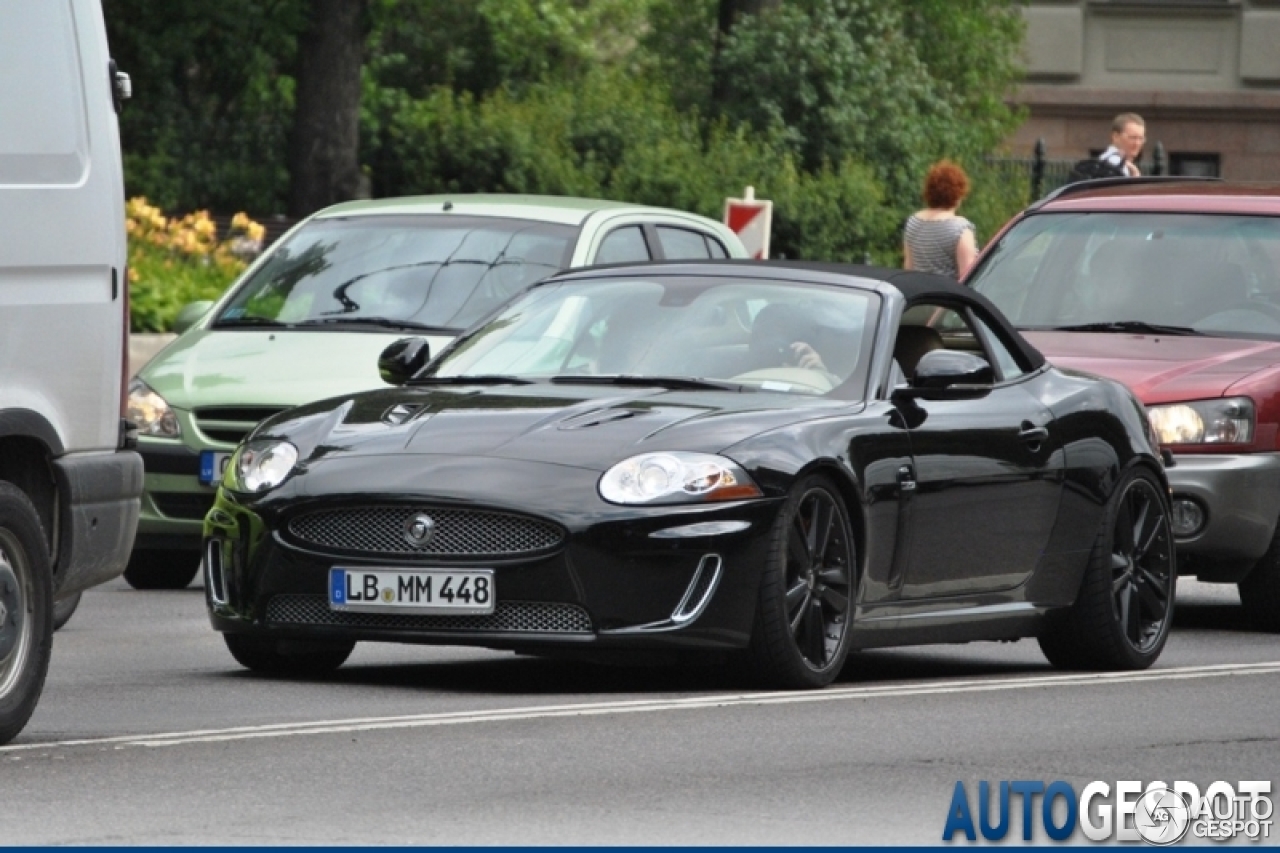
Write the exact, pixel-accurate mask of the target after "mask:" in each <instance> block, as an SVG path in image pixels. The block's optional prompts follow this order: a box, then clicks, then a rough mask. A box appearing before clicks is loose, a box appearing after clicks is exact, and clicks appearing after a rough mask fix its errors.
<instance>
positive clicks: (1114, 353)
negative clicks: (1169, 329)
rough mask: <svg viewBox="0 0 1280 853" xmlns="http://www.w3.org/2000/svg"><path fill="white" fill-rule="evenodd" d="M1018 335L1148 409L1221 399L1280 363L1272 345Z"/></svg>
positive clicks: (1136, 337)
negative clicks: (1126, 390)
mask: <svg viewBox="0 0 1280 853" xmlns="http://www.w3.org/2000/svg"><path fill="white" fill-rule="evenodd" d="M1023 336H1024V337H1026V338H1027V340H1029V341H1031V343H1032V345H1033V346H1035V347H1036V349H1038V350H1040V352H1042V353H1044V355H1045V358H1047V359H1049V361H1051V362H1052V363H1053V364H1056V365H1058V366H1060V367H1068V368H1073V369H1075V370H1083V371H1086V372H1088V373H1094V374H1097V375H1099V376H1107V377H1110V378H1112V379H1117V380H1119V381H1121V382H1123V383H1124V384H1126V385H1128V386H1129V387H1130V388H1132V389H1133V392H1134V393H1135V394H1137V395H1138V397H1139V399H1141V400H1142V402H1143V403H1146V404H1148V405H1151V404H1156V403H1169V402H1176V401H1179V400H1195V399H1207V398H1211V397H1221V396H1223V395H1225V394H1227V393H1228V391H1229V389H1230V388H1231V386H1233V385H1235V384H1236V383H1238V382H1240V381H1241V380H1242V379H1244V378H1245V377H1247V376H1249V375H1251V374H1253V373H1255V372H1257V371H1259V370H1263V369H1265V368H1269V367H1272V366H1273V365H1274V364H1275V363H1276V362H1277V361H1280V343H1277V342H1274V341H1252V340H1241V339H1239V338H1210V337H1198V336H1186V337H1180V336H1166V335H1135V334H1118V333H1098V332H1023Z"/></svg>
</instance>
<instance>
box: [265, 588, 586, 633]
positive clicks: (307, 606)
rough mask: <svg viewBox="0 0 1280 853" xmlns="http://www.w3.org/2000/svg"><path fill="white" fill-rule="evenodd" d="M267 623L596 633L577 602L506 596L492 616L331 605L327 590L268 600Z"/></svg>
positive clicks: (346, 626) (422, 629) (406, 628)
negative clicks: (348, 608) (359, 609)
mask: <svg viewBox="0 0 1280 853" xmlns="http://www.w3.org/2000/svg"><path fill="white" fill-rule="evenodd" d="M267 622H270V623H273V624H277V625H324V626H336V627H342V628H386V629H388V630H406V631H412V630H420V631H492V632H496V633H512V634H590V633H591V617H590V616H588V615H587V611H585V610H583V609H582V608H581V607H579V606H577V605H576V604H545V603H541V602H533V601H500V602H498V606H497V608H496V609H495V610H494V612H493V613H491V614H489V615H487V616H408V615H399V614H394V613H348V612H346V611H342V610H330V609H329V600H328V599H327V598H325V597H324V596H323V595H277V596H274V597H272V598H271V600H270V601H268V602H267Z"/></svg>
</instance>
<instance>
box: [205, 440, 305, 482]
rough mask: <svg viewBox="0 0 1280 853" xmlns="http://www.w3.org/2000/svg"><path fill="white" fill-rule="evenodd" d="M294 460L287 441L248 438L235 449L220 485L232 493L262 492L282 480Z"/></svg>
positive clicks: (292, 447) (295, 454) (294, 449)
mask: <svg viewBox="0 0 1280 853" xmlns="http://www.w3.org/2000/svg"><path fill="white" fill-rule="evenodd" d="M297 462H298V448H296V447H294V446H293V445H292V444H290V443H289V442H287V441H251V442H249V443H248V444H242V445H240V446H239V447H237V448H236V452H235V453H234V454H233V455H232V457H231V462H230V464H228V465H227V471H226V473H225V474H224V475H223V477H222V485H224V486H226V487H227V488H228V489H231V490H232V491H235V492H265V491H266V490H267V489H274V488H275V487H276V486H278V485H280V484H281V483H283V482H284V480H285V478H286V477H288V476H289V474H290V472H292V471H293V466H294V465H296V464H297Z"/></svg>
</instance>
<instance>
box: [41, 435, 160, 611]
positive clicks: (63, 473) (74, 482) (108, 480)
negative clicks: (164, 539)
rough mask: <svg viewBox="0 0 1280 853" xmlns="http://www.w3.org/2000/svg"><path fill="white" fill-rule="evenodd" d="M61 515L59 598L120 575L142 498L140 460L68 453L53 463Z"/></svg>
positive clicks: (121, 454)
mask: <svg viewBox="0 0 1280 853" xmlns="http://www.w3.org/2000/svg"><path fill="white" fill-rule="evenodd" d="M53 468H54V476H55V477H56V478H57V481H58V491H59V493H60V494H62V495H63V496H64V498H63V500H62V506H61V509H60V512H61V513H62V518H61V528H62V534H61V541H60V544H59V549H58V565H57V569H56V571H55V576H56V577H57V583H58V586H57V591H56V595H57V597H59V598H64V597H66V596H68V595H71V594H73V593H76V592H80V591H81V590H85V589H88V588H89V587H91V586H95V585H97V584H100V583H103V582H104V581H108V580H111V579H112V578H114V577H116V576H118V575H119V574H120V573H121V572H123V571H124V567H125V564H126V563H127V562H128V561H129V552H130V551H131V550H132V549H133V540H134V532H135V530H136V529H137V526H138V506H139V497H140V495H141V494H142V458H141V457H140V456H138V454H137V453H135V452H133V451H132V450H118V451H115V452H108V453H72V454H67V455H66V456H62V457H60V458H58V459H56V460H54V463H53Z"/></svg>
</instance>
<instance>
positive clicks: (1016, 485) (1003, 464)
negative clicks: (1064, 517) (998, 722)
mask: <svg viewBox="0 0 1280 853" xmlns="http://www.w3.org/2000/svg"><path fill="white" fill-rule="evenodd" d="M931 313H932V314H933V319H932V321H931V322H932V323H933V324H934V325H935V326H936V327H941V328H942V330H943V331H942V333H941V334H940V335H939V339H940V341H941V344H942V346H945V347H947V348H955V349H967V350H972V351H974V352H976V353H978V354H981V355H982V356H983V357H984V358H986V359H987V360H988V362H990V363H991V364H992V366H993V369H994V370H995V373H996V377H997V381H996V383H995V384H994V385H993V386H992V388H991V390H990V391H989V392H988V393H986V394H983V395H982V396H980V397H977V398H975V399H966V400H925V399H913V400H911V401H909V402H910V404H911V405H912V406H914V407H916V409H917V411H914V412H912V413H911V415H912V416H911V417H909V418H908V419H907V420H908V422H909V424H910V425H911V428H910V436H911V452H912V464H911V468H912V470H911V472H910V475H909V480H910V482H909V484H908V489H909V491H910V492H911V497H910V499H909V500H910V503H911V508H910V514H909V524H908V527H907V535H908V539H909V543H908V547H909V553H908V554H906V555H904V557H905V559H903V560H900V561H899V562H898V565H899V566H901V567H902V568H901V575H900V577H898V578H896V579H895V580H896V582H897V583H898V584H899V585H900V588H901V594H900V598H903V599H922V598H937V597H946V596H955V595H967V594H973V593H984V592H995V591H1000V590H1007V589H1011V588H1013V587H1016V586H1018V585H1019V584H1021V583H1022V582H1023V581H1024V580H1025V579H1026V578H1027V576H1028V575H1029V574H1030V573H1031V571H1032V570H1033V569H1034V568H1035V565H1036V562H1037V561H1038V560H1039V558H1040V554H1041V552H1042V550H1043V549H1044V547H1045V546H1046V544H1047V543H1048V541H1049V536H1050V533H1051V532H1052V528H1053V524H1054V521H1055V519H1056V516H1057V510H1058V501H1059V498H1060V496H1061V489H1062V476H1063V454H1062V453H1061V452H1058V447H1057V446H1056V443H1055V434H1054V431H1053V430H1051V426H1052V421H1053V416H1052V414H1051V412H1050V411H1049V410H1048V409H1047V408H1046V407H1045V406H1043V405H1042V404H1041V403H1040V402H1039V400H1038V399H1037V398H1036V397H1035V396H1034V395H1033V394H1032V393H1031V392H1030V390H1029V389H1028V381H1027V380H1028V377H1027V376H1026V374H1025V373H1024V372H1023V368H1022V367H1021V366H1020V365H1019V363H1018V360H1017V358H1016V357H1015V356H1014V355H1013V353H1012V352H1010V350H1009V348H1008V347H1006V346H1005V345H1004V344H1003V343H1002V342H1001V341H1000V340H999V338H998V337H997V336H996V335H995V334H993V333H992V331H991V325H990V324H988V323H985V322H983V321H982V320H981V319H980V318H979V317H977V316H976V315H974V314H972V313H971V312H970V311H968V310H964V311H958V310H952V309H950V308H947V307H945V306H936V310H935V311H934V312H931ZM912 367H913V366H912ZM904 370H906V371H907V372H908V376H909V375H910V372H909V371H910V368H908V367H906V366H904ZM911 483H913V484H914V487H913V488H912V487H911V485H910V484H911Z"/></svg>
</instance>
